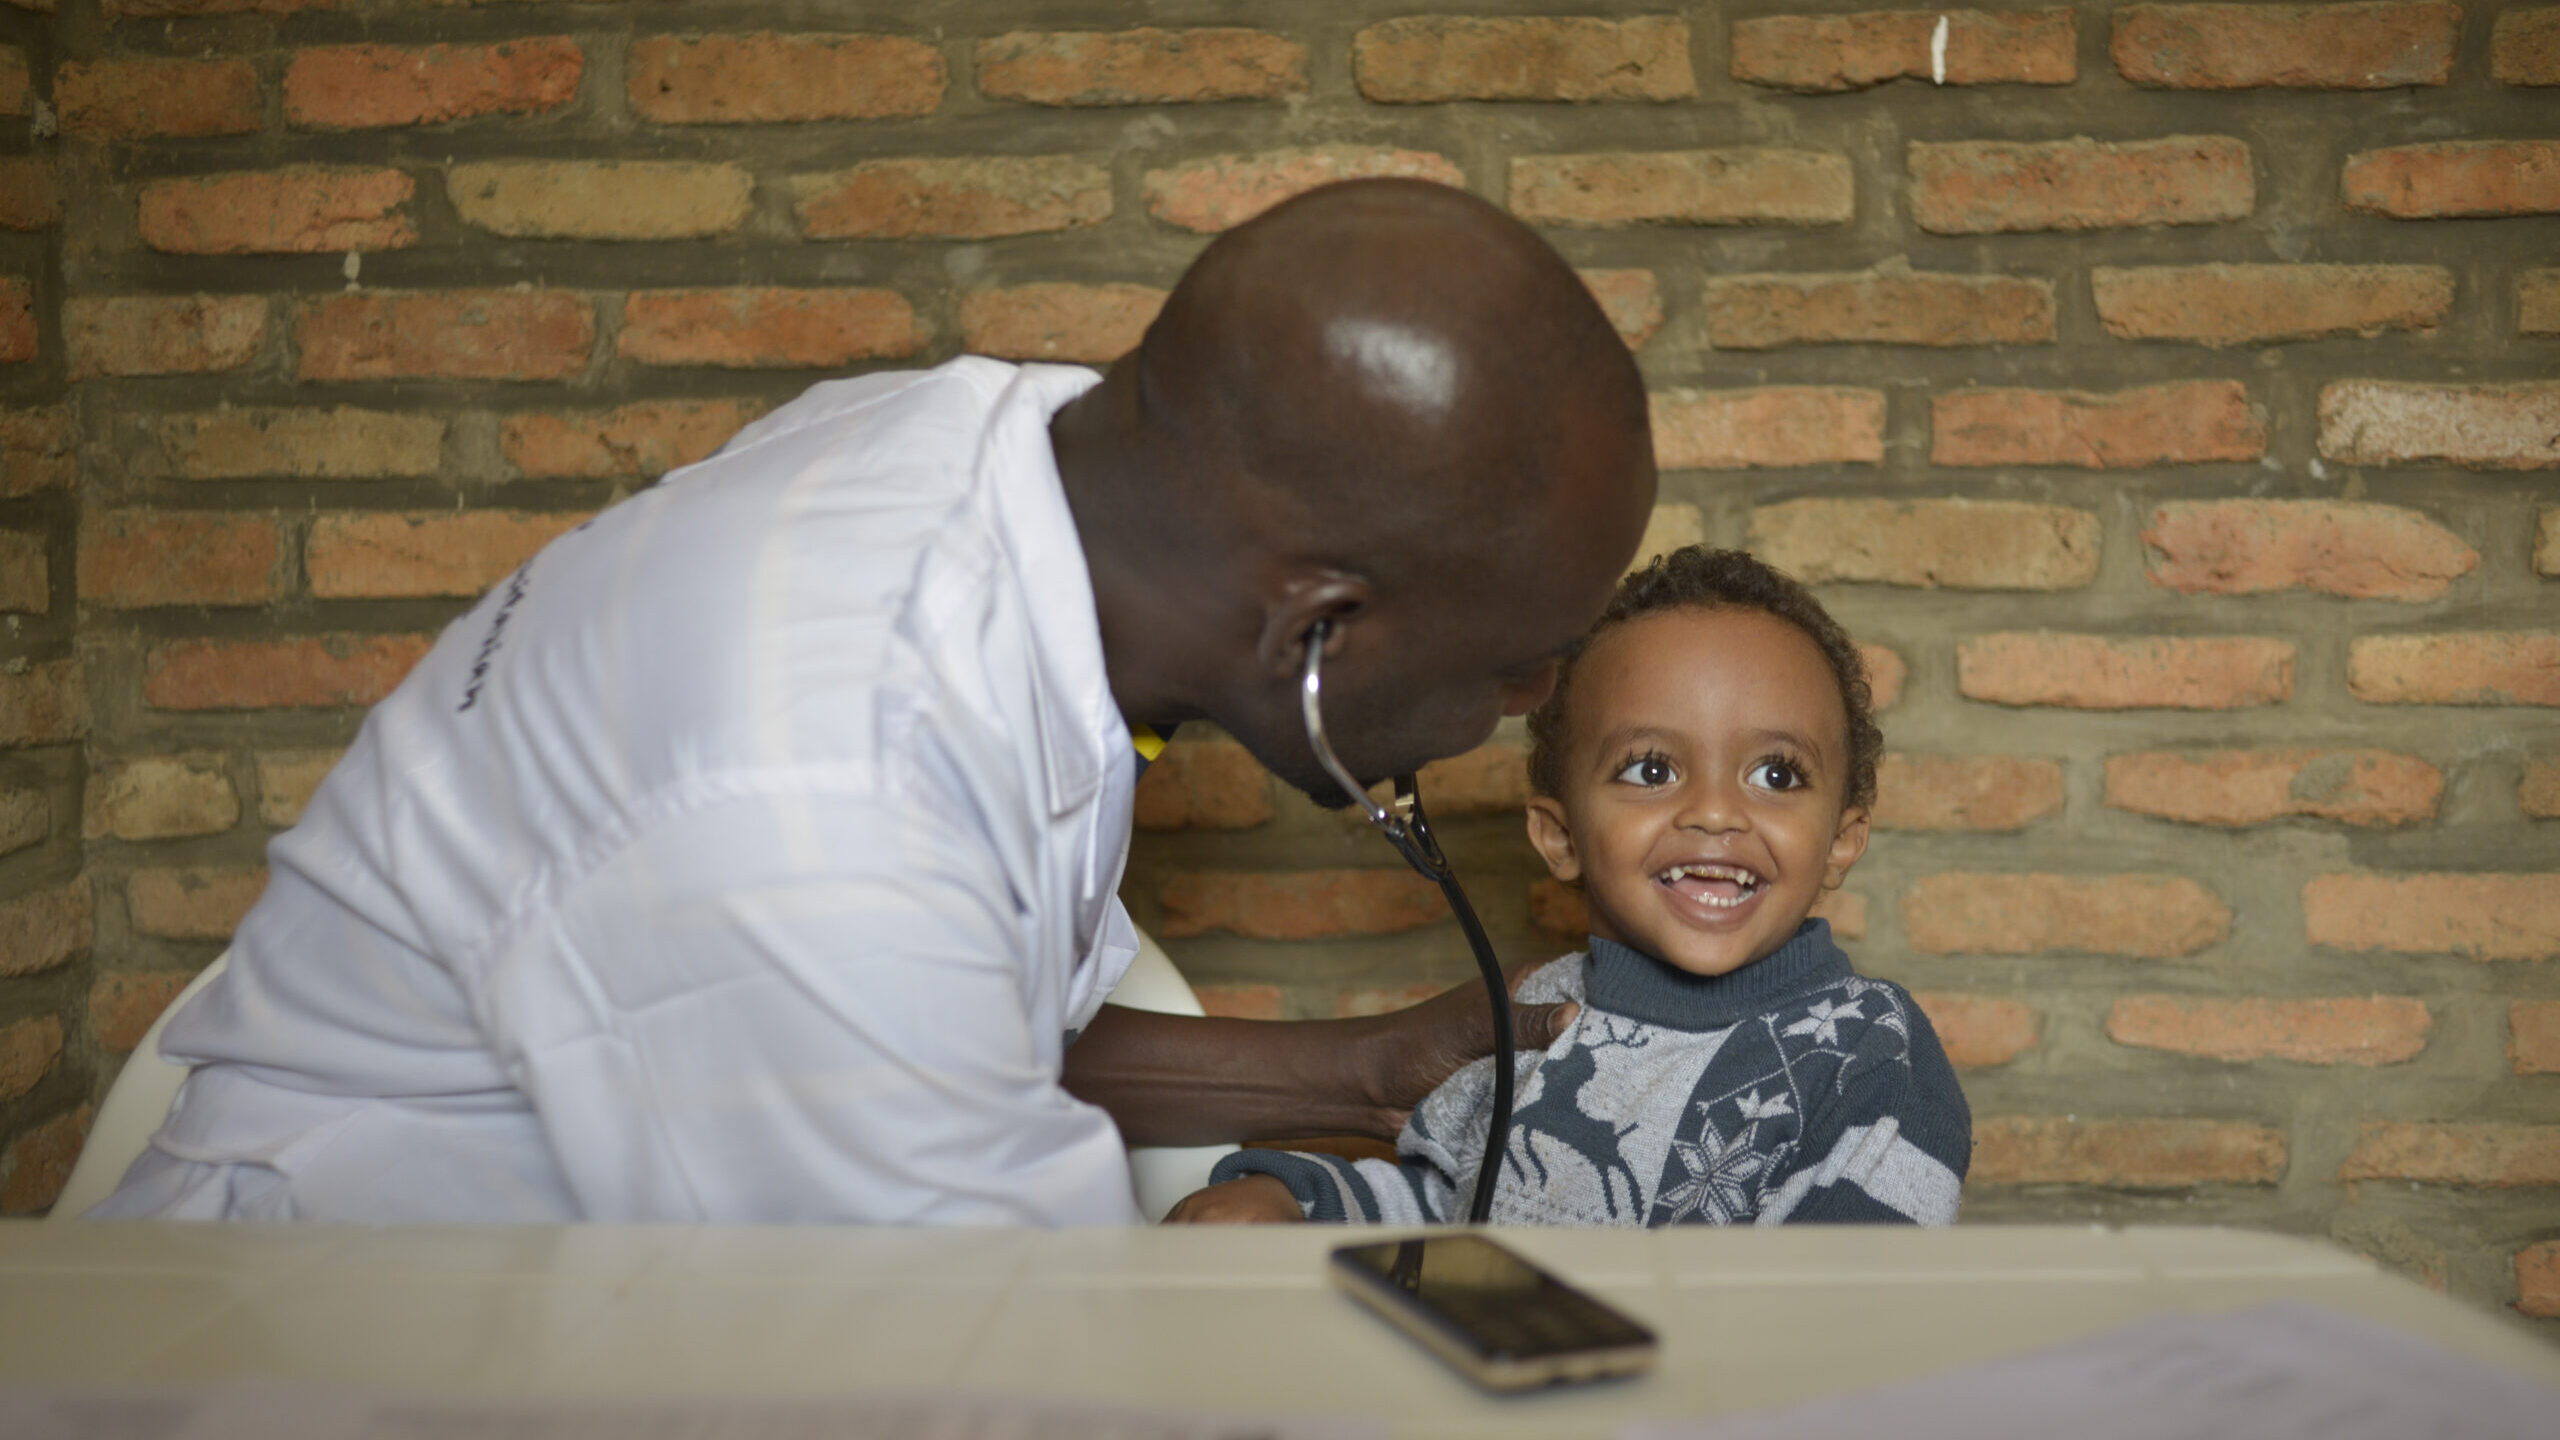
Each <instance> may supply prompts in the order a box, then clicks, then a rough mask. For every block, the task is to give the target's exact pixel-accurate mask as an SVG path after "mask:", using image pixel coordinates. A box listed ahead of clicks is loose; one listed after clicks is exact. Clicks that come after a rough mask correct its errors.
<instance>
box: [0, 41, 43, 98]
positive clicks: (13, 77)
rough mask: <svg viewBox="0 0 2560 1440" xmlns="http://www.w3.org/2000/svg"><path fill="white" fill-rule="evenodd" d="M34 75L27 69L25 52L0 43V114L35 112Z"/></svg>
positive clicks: (13, 46)
mask: <svg viewBox="0 0 2560 1440" xmlns="http://www.w3.org/2000/svg"><path fill="white" fill-rule="evenodd" d="M34 100H35V77H34V76H33V75H32V74H31V73H30V72H29V71H28V69H27V52H26V51H24V50H22V49H20V48H18V47H17V46H15V45H0V115H32V114H34V113H35V104H34Z"/></svg>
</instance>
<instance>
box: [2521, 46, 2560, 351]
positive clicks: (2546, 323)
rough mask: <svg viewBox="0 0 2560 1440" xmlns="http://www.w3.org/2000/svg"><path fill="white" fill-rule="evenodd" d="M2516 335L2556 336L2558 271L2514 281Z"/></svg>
mask: <svg viewBox="0 0 2560 1440" xmlns="http://www.w3.org/2000/svg"><path fill="white" fill-rule="evenodd" d="M2555 13H2560V12H2555ZM2516 333H2517V334H2519V335H2560V270H2528V271H2526V272H2525V273H2524V274H2523V276H2521V277H2520V278H2519V279H2517V281H2516Z"/></svg>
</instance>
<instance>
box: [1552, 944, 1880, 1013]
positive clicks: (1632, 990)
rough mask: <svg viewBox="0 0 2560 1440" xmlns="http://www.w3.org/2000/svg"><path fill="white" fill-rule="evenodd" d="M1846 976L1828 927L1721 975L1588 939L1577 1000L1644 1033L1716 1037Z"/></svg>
mask: <svg viewBox="0 0 2560 1440" xmlns="http://www.w3.org/2000/svg"><path fill="white" fill-rule="evenodd" d="M1852 973H1853V972H1852V971H1851V970H1850V968H1849V957H1848V956H1846V955H1843V954H1842V953H1840V947H1839V946H1837V945H1835V944H1833V943H1831V922H1829V921H1827V920H1807V921H1805V922H1804V923H1803V924H1801V925H1799V926H1797V927H1796V933H1795V934H1794V936H1792V937H1791V938H1789V939H1788V941H1787V943H1786V944H1784V945H1781V946H1779V947H1778V948H1777V949H1775V950H1772V951H1770V952H1769V953H1768V954H1766V955H1763V956H1761V957H1760V958H1759V959H1757V960H1754V961H1752V962H1751V963H1750V964H1748V965H1745V966H1743V967H1742V968H1741V969H1739V970H1735V971H1732V972H1730V973H1727V974H1723V975H1692V974H1689V973H1688V972H1687V971H1685V970H1678V969H1674V968H1673V967H1671V966H1669V965H1666V964H1664V963H1663V962H1662V961H1660V960H1656V959H1655V958H1653V957H1652V956H1650V955H1647V954H1645V953H1644V952H1643V951H1641V950H1637V949H1633V948H1631V947H1629V946H1625V945H1621V944H1619V943H1618V942H1617V941H1615V940H1604V939H1602V938H1601V937H1599V936H1597V935H1594V936H1592V937H1591V962H1590V970H1589V972H1588V980H1587V983H1586V985H1585V988H1584V993H1585V994H1586V995H1587V996H1588V997H1589V998H1590V1001H1591V1004H1592V1005H1593V1007H1594V1008H1597V1009H1600V1010H1605V1011H1608V1012H1609V1013H1610V1014H1612V1015H1624V1016H1626V1017H1627V1018H1628V1019H1630V1020H1641V1021H1643V1022H1644V1023H1646V1024H1648V1025H1661V1026H1664V1027H1667V1028H1669V1029H1674V1030H1721V1029H1723V1028H1724V1027H1726V1026H1728V1025H1731V1024H1733V1023H1735V1022H1736V1021H1739V1020H1744V1019H1748V1018H1750V1017H1751V1016H1754V1015H1761V1014H1766V1013H1767V1012H1768V1011H1770V1010H1772V1009H1774V1008H1776V1007H1777V1005H1778V1003H1779V1002H1780V1001H1783V1000H1785V999H1786V998H1787V997H1788V996H1790V995H1799V994H1802V993H1804V992H1806V991H1808V990H1818V989H1820V988H1822V987H1823V986H1825V985H1831V984H1836V983H1838V982H1839V981H1841V980H1845V979H1847V978H1848V977H1849V976H1850V975H1851V974H1852Z"/></svg>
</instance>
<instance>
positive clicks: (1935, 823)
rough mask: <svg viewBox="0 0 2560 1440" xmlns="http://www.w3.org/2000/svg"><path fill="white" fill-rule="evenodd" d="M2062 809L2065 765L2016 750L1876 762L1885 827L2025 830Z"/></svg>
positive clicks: (1879, 814)
mask: <svg viewBox="0 0 2560 1440" xmlns="http://www.w3.org/2000/svg"><path fill="white" fill-rule="evenodd" d="M2060 813H2062V767H2061V766H2060V765H2057V764H2055V763H2054V762H2053V761H2050V760H2024V759H2020V758H2018V757H2016V756H2014V755H1904V754H1888V755H1886V756H1885V757H1884V758H1883V759H1882V760H1881V761H1880V762H1878V764H1877V767H1876V806H1875V824H1876V827H1877V828H1878V829H1882V830H2023V829H2025V828H2026V827H2028V826H2029V825H2032V824H2034V823H2035V822H2036V821H2038V820H2043V819H2048V818H2050V817H2052V816H2054V815H2058V814H2060Z"/></svg>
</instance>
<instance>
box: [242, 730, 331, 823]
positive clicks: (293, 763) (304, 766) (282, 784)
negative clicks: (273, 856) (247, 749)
mask: <svg viewBox="0 0 2560 1440" xmlns="http://www.w3.org/2000/svg"><path fill="white" fill-rule="evenodd" d="M345 754H346V752H345V751H343V750H268V751H262V752H260V753H259V755H258V820H259V822H260V823H262V824H266V825H273V826H276V827H277V828H279V829H281V828H283V827H284V826H287V825H293V824H297V823H299V822H300V821H301V819H302V812H303V811H305V810H307V809H309V808H310V806H311V794H312V792H313V791H315V790H318V789H319V788H320V782H321V781H323V780H325V779H327V778H328V777H329V772H330V771H331V770H332V769H334V768H336V766H337V763H338V761H339V759H340V757H342V756H344V755H345Z"/></svg>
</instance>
